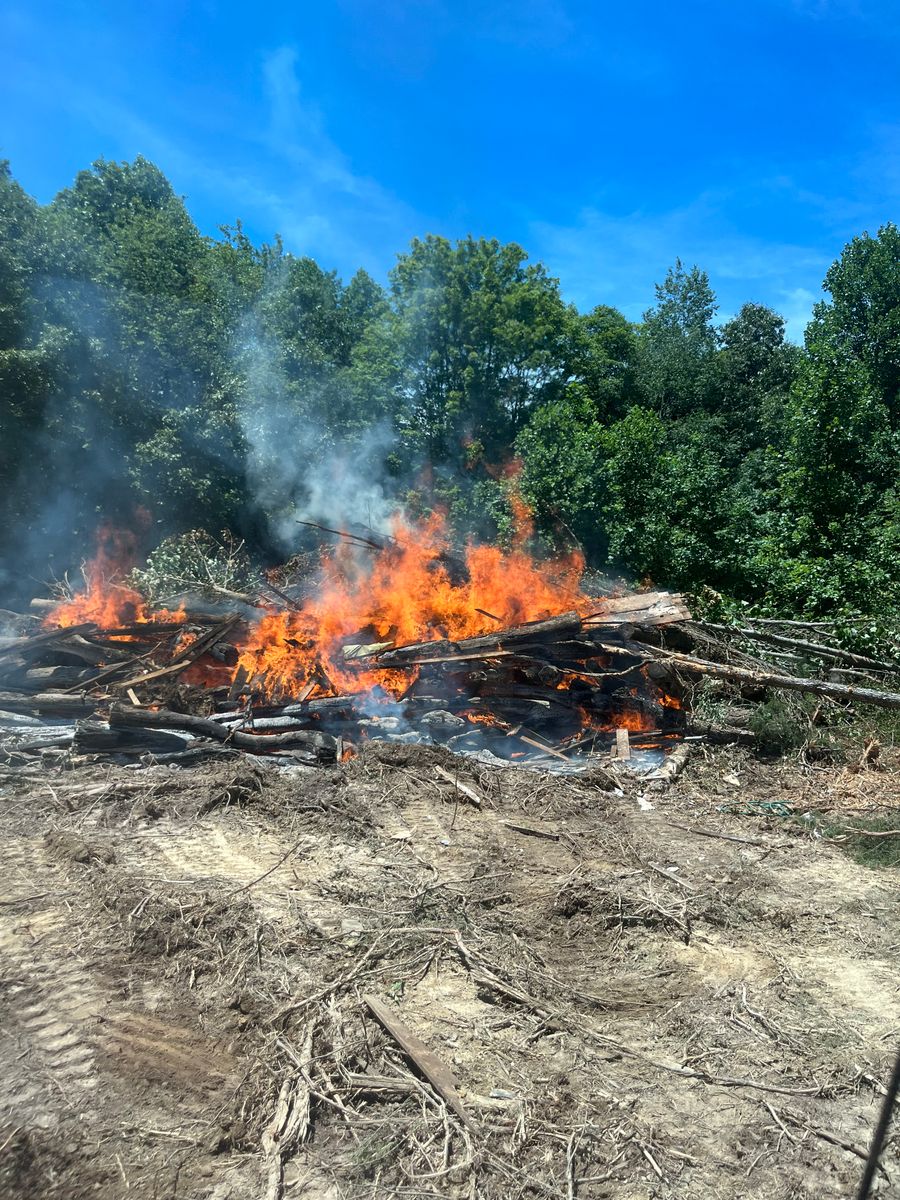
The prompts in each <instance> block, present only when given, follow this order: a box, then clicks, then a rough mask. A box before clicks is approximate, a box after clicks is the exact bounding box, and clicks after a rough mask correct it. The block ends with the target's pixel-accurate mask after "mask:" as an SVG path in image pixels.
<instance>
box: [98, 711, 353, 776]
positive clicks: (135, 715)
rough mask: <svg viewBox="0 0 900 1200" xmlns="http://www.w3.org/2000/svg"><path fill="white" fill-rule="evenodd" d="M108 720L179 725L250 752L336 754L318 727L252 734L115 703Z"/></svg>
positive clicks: (130, 725)
mask: <svg viewBox="0 0 900 1200" xmlns="http://www.w3.org/2000/svg"><path fill="white" fill-rule="evenodd" d="M109 723H110V725H111V726H114V727H115V728H119V729H123V728H124V729H139V728H147V729H182V730H184V731H186V732H187V733H194V734H196V735H197V736H199V737H208V738H212V739H213V740H214V741H217V742H226V743H229V744H231V745H233V746H235V747H236V748H237V749H238V750H246V751H249V752H250V753H251V754H267V753H270V752H271V751H273V750H278V749H283V748H292V747H305V748H308V749H310V750H314V751H315V752H316V755H317V757H319V758H320V759H321V760H322V761H323V762H327V761H331V762H333V761H334V759H335V757H336V742H335V739H334V738H333V737H332V736H331V735H330V734H327V733H321V732H319V731H318V730H309V729H301V730H296V731H294V732H292V733H281V734H279V733H273V734H252V733H246V732H244V731H242V730H233V729H228V728H227V727H223V726H222V725H221V724H220V723H219V722H218V721H213V720H210V719H209V718H207V717H195V716H192V715H191V714H188V713H176V712H170V711H169V710H168V709H165V708H161V709H147V708H134V707H133V706H132V705H125V704H121V703H118V702H117V703H114V704H112V705H111V706H110V710H109Z"/></svg>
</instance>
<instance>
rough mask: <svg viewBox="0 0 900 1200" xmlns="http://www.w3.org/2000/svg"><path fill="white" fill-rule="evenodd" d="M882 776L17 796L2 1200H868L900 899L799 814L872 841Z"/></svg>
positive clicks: (192, 772)
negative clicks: (431, 1064) (439, 1083)
mask: <svg viewBox="0 0 900 1200" xmlns="http://www.w3.org/2000/svg"><path fill="white" fill-rule="evenodd" d="M892 756H893V752H891V753H890V754H886V755H885V762H884V764H883V765H882V767H881V769H879V770H877V771H874V770H873V771H866V772H862V773H857V774H852V773H848V772H847V771H845V770H843V769H841V768H839V767H816V766H813V765H804V764H801V763H800V762H797V761H785V760H782V761H779V762H777V763H771V764H763V763H760V762H757V761H755V760H753V759H750V758H748V757H747V756H746V754H745V753H744V752H742V751H741V752H739V751H735V750H723V751H719V752H716V753H713V752H712V751H698V752H697V753H696V755H695V757H694V758H693V759H692V760H691V761H690V763H689V765H688V767H687V769H686V771H685V774H684V775H683V776H682V778H681V779H680V780H679V781H678V783H677V784H676V785H675V786H674V787H673V788H671V789H670V790H668V791H667V792H664V793H652V792H650V791H647V793H646V795H644V793H643V789H642V786H641V784H640V782H639V781H636V780H625V779H623V780H622V782H621V788H620V791H619V794H616V792H613V791H610V790H608V780H607V779H606V778H605V777H604V775H603V774H602V773H597V774H596V775H595V776H593V777H587V776H582V777H578V778H564V777H560V776H554V775H547V774H539V773H536V772H530V771H521V770H514V769H505V770H497V769H495V768H491V767H484V766H479V765H478V764H475V763H473V762H471V761H467V760H464V759H459V758H454V757H453V756H452V755H450V754H449V753H447V752H446V751H443V750H436V749H427V748H423V747H417V746H393V747H388V746H382V747H378V746H371V747H369V748H368V749H367V750H366V752H365V753H364V754H363V755H361V756H360V757H359V758H358V759H356V760H354V761H352V762H349V763H346V764H344V765H342V766H340V767H338V768H334V769H330V770H326V769H318V770H315V769H308V770H303V769H298V770H297V771H296V772H291V773H287V772H284V771H279V770H276V769H274V768H270V767H267V766H266V765H265V764H264V763H260V764H256V763H252V762H249V761H247V760H240V761H239V762H237V764H236V765H232V764H228V763H226V764H219V763H217V764H215V765H212V766H206V767H198V768H194V769H171V768H165V767H160V766H145V767H140V768H138V769H134V768H127V767H111V766H108V765H102V764H99V763H85V762H82V763H73V764H72V765H71V766H70V768H69V769H67V770H58V769H56V770H51V771H48V772H45V773H43V774H34V775H23V774H22V773H21V772H15V771H9V772H6V773H4V774H2V775H0V827H2V828H0V860H2V867H3V870H2V883H0V897H2V898H0V948H2V960H0V1034H2V1037H0V1195H2V1196H4V1197H10V1200H13V1198H22V1200H24V1198H26V1197H27V1198H29V1200H31V1198H37V1197H41V1198H44V1197H65V1198H66V1200H82V1198H86V1197H96V1198H98V1200H106V1198H112V1197H125V1196H127V1197H133V1198H134V1200H144V1198H148V1200H149V1198H151V1197H152V1198H154V1200H156V1198H160V1200H174V1198H176V1197H178V1198H181V1200H191V1198H195V1197H196V1198H198V1200H200V1198H203V1200H228V1198H231V1200H245V1198H248V1197H261V1198H262V1197H265V1198H274V1197H278V1196H281V1195H285V1196H287V1197H291V1198H295V1200H300V1198H303V1200H313V1198H315V1200H320V1198H321V1200H339V1198H341V1197H357V1196H360V1197H367V1198H371V1200H379V1198H381V1197H384V1198H385V1200H386V1198H387V1197H428V1196H442V1197H443V1196H450V1197H460V1198H463V1197H467V1198H469V1197H487V1198H493V1197H561V1198H567V1197H568V1198H572V1200H575V1198H578V1197H581V1198H589V1197H590V1198H598V1200H599V1198H602V1197H616V1198H618V1200H650V1198H651V1197H654V1198H655V1197H659V1198H663V1197H690V1198H694V1197H716V1198H721V1200H726V1198H729V1200H730V1198H731V1197H744V1198H749V1197H753V1198H756V1197H759V1198H762V1197H766V1198H770V1197H771V1198H775V1197H779V1198H780V1197H784V1198H787V1197H796V1198H800V1197H809V1198H812V1197H817V1198H826V1197H847V1196H852V1195H853V1192H854V1189H855V1187H856V1184H857V1181H858V1179H859V1176H860V1173H861V1169H862V1158H863V1156H864V1155H865V1150H866V1147H867V1145H868V1142H869V1138H870V1135H871V1131H872V1128H873V1126H874V1123H875V1120H876V1119H877V1114H878V1109H879V1106H880V1102H881V1094H880V1091H881V1088H882V1084H883V1082H884V1080H885V1079H886V1077H887V1074H888V1071H889V1067H890V1062H891V1059H892V1055H893V1053H894V1052H895V1048H896V1044H897V1040H898V1037H900V1003H898V1000H900V938H898V915H900V904H898V902H900V873H898V871H897V870H896V869H889V868H882V869H871V868H866V867H864V866H860V865H859V864H858V863H856V862H855V861H854V860H853V859H852V858H851V857H849V856H848V855H847V854H846V853H845V851H844V850H843V849H842V848H841V846H840V845H837V844H834V843H832V842H830V841H828V840H827V839H824V838H821V837H814V836H812V835H811V833H810V830H809V826H808V823H805V822H804V821H803V819H802V817H803V814H804V812H806V811H807V810H808V809H813V810H816V811H828V812H830V813H832V814H841V813H844V812H850V811H854V812H855V811H877V812H883V811H887V812H889V811H890V810H891V808H892V807H893V806H895V805H897V804H898V803H900V793H898V790H897V784H896V781H897V779H898V775H897V774H896V770H897V763H896V762H895V761H893V757H892ZM439 767H440V768H442V769H443V770H444V771H446V772H449V774H450V775H451V777H453V778H457V777H458V778H459V780H460V781H461V782H463V783H464V784H465V785H466V786H467V787H468V788H469V789H470V791H472V792H474V793H475V794H476V795H477V796H478V797H480V798H481V800H482V805H481V807H480V808H479V807H476V806H475V804H474V803H473V802H472V800H471V798H470V797H469V796H467V795H465V794H463V793H461V792H460V791H458V790H457V789H456V787H455V786H454V783H453V782H452V779H450V780H448V779H447V778H446V776H445V775H442V774H441V772H440V771H439V770H438V769H437V768H439ZM898 823H900V812H898ZM366 996H372V997H375V998H377V999H378V1000H380V1001H381V1002H382V1003H384V1004H386V1005H387V1006H388V1007H389V1009H390V1010H391V1012H392V1013H393V1014H394V1016H395V1017H396V1018H399V1020H400V1021H401V1022H402V1023H403V1024H404V1025H405V1026H406V1028H407V1030H408V1031H409V1032H411V1033H412V1034H414V1035H415V1036H417V1037H418V1038H419V1039H421V1041H422V1042H423V1043H425V1044H426V1045H427V1047H428V1048H429V1049H430V1050H431V1051H432V1052H433V1053H434V1054H436V1055H437V1056H438V1058H439V1059H440V1060H441V1061H442V1062H443V1064H445V1066H446V1068H447V1069H448V1070H449V1071H450V1072H451V1073H452V1075H453V1077H455V1081H456V1088H457V1091H458V1094H459V1097H460V1098H461V1101H462V1106H463V1110H464V1113H465V1115H466V1122H465V1123H464V1122H463V1121H462V1120H461V1119H460V1118H459V1116H458V1115H457V1114H455V1113H454V1111H453V1108H452V1105H451V1106H449V1107H448V1105H447V1103H446V1102H445V1098H442V1097H441V1095H440V1094H439V1093H438V1092H436V1091H435V1090H434V1089H433V1088H432V1086H431V1085H430V1084H429V1083H427V1082H426V1081H425V1080H424V1079H423V1077H422V1076H421V1075H420V1074H419V1071H418V1070H417V1068H416V1066H415V1065H414V1064H413V1063H411V1061H410V1059H409V1058H408V1057H407V1056H406V1054H405V1053H404V1052H403V1050H402V1049H401V1048H400V1047H399V1046H398V1044H397V1042H396V1041H395V1040H394V1038H393V1037H392V1036H391V1035H390V1034H388V1033H387V1032H386V1031H385V1030H384V1029H383V1028H382V1026H381V1025H380V1024H379V1023H378V1022H377V1021H375V1020H374V1019H373V1017H372V1015H371V1013H370V1010H369V1009H368V1008H367V1005H366V1000H365V997H366ZM884 1163H885V1167H886V1171H887V1175H884V1174H883V1175H882V1177H881V1178H880V1181H879V1189H880V1194H882V1195H891V1194H900V1192H894V1191H892V1190H891V1188H892V1187H893V1188H895V1189H896V1188H900V1156H898V1147H897V1141H896V1139H895V1140H894V1141H893V1142H892V1143H891V1145H890V1146H889V1149H888V1151H887V1153H886V1155H885V1159H884ZM888 1176H890V1179H891V1180H892V1181H893V1182H892V1183H891V1182H889V1180H888Z"/></svg>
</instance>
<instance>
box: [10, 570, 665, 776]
mask: <svg viewBox="0 0 900 1200" xmlns="http://www.w3.org/2000/svg"><path fill="white" fill-rule="evenodd" d="M598 604H599V605H600V607H599V611H598V612H596V613H594V614H591V615H587V616H581V615H579V614H578V613H577V612H569V613H563V614H562V615H560V616H556V617H552V618H550V619H548V620H544V621H537V622H531V623H529V624H525V625H520V626H515V627H509V628H499V629H497V630H496V631H494V632H491V633H490V634H485V635H482V636H479V637H473V638H468V639H464V640H460V641H456V642H450V641H429V642H423V643H419V644H414V645H403V646H395V645H393V644H387V645H385V644H379V645H374V646H373V645H365V644H360V643H359V639H357V640H356V641H355V642H354V641H352V640H350V639H348V644H347V645H346V647H345V651H344V653H345V657H346V659H347V661H348V663H350V664H353V663H358V664H359V665H360V667H362V668H364V669H365V670H366V671H371V669H372V668H373V667H385V668H387V667H390V668H391V670H392V673H394V675H395V676H396V673H397V672H401V673H403V672H405V673H406V674H407V675H408V678H409V684H408V686H407V687H406V689H405V691H404V692H403V693H402V695H401V697H400V698H399V699H394V698H393V697H390V696H388V695H386V694H377V693H373V692H371V691H363V690H360V691H359V692H356V693H353V694H347V695H336V696H325V697H319V698H308V699H301V700H293V701H288V702H287V703H281V704H272V703H271V702H267V701H266V700H265V698H264V697H263V696H254V695H252V694H250V695H247V694H243V695H241V694H240V688H239V687H237V688H236V686H235V685H234V684H233V683H230V682H229V680H230V676H231V674H232V667H233V664H234V662H235V661H236V658H237V649H236V645H235V643H238V644H239V643H240V640H241V634H242V629H241V625H242V622H243V621H244V620H245V616H244V614H229V615H226V616H222V615H215V616H213V615H209V614H205V615H204V614H197V613H191V614H189V615H188V618H187V621H186V622H185V623H179V624H177V625H176V624H174V623H168V624H167V623H163V622H160V623H153V622H150V623H145V624H142V625H135V626H131V627H127V628H125V627H122V628H117V629H98V628H97V627H96V626H93V625H90V624H87V623H85V624H81V625H77V626H69V627H67V628H58V629H43V628H41V627H40V626H35V628H34V629H33V630H31V631H24V625H25V624H27V622H26V621H25V619H23V618H18V621H19V627H18V629H17V633H18V636H11V637H8V638H6V639H4V640H3V641H0V689H2V690H0V745H3V746H4V747H5V753H6V755H7V758H9V756H10V755H12V756H14V757H15V758H16V760H17V761H18V760H21V759H22V758H23V756H28V755H35V754H37V755H44V756H46V755H47V754H48V753H50V754H62V753H72V752H74V753H76V754H105V755H111V754H115V755H130V754H131V755H133V754H144V753H150V754H153V755H154V757H155V758H156V759H157V760H160V761H192V760H195V759H197V758H198V757H203V756H208V755H210V754H221V753H234V752H245V753H264V754H267V755H270V756H275V757H277V758H282V759H285V760H286V761H291V762H298V761H299V762H302V763H310V764H312V763H323V762H334V761H336V760H340V759H341V758H342V757H344V756H345V755H346V754H347V753H352V748H353V746H354V745H355V744H358V743H359V742H360V741H362V740H366V739H371V738H378V739H383V740H389V741H425V742H440V743H442V744H445V745H448V746H449V747H450V748H451V749H454V750H459V751H463V752H471V753H478V752H481V753H485V752H487V753H488V755H489V756H493V757H494V758H498V759H500V760H502V761H511V762H521V761H528V762H537V763H542V764H544V765H551V766H556V767H557V768H558V769H578V768H579V767H580V766H583V765H585V762H586V760H587V759H588V758H589V757H591V755H592V754H594V753H597V752H602V753H603V754H604V755H608V754H609V752H610V750H611V748H613V747H615V746H618V753H620V754H623V753H624V751H623V748H622V741H621V738H620V739H619V740H618V742H617V740H616V727H617V724H619V723H620V724H621V725H622V727H623V729H624V728H626V727H630V728H631V729H632V730H639V731H640V732H637V733H634V734H633V736H632V739H631V741H632V743H633V745H634V748H635V749H638V750H639V749H640V748H641V746H642V745H643V744H647V743H650V744H652V745H653V746H654V747H655V748H657V749H659V748H661V747H665V746H666V745H667V739H671V738H672V737H673V736H677V735H678V733H679V731H680V730H681V729H682V727H683V722H684V714H683V712H682V710H681V708H680V707H679V706H678V703H677V699H675V697H677V696H678V683H677V677H676V675H675V673H674V672H673V671H672V670H671V669H670V668H669V667H668V666H667V665H665V664H664V663H660V662H657V661H655V660H654V661H651V660H650V658H651V656H650V653H649V650H650V647H649V645H648V644H646V643H641V642H640V641H639V640H638V638H640V637H642V636H645V637H649V638H652V636H653V632H654V631H655V630H658V629H659V627H661V626H666V625H670V624H672V623H673V622H677V621H684V620H685V619H687V618H688V616H689V614H688V612H687V609H686V608H685V606H684V604H683V602H682V600H681V598H680V597H679V596H675V595H671V594H669V593H665V592H653V593H645V594H637V595H630V596H624V597H620V598H616V599H611V600H606V601H602V602H598ZM9 624H10V622H9V621H7V627H8V626H9ZM186 633H188V634H189V635H190V637H189V638H186V637H185V634H186ZM179 646H182V647H183V648H182V649H178V647H179ZM201 662H202V663H204V664H205V674H207V675H208V669H209V667H210V665H212V666H215V664H216V663H217V662H218V663H219V664H220V665H222V667H223V674H222V683H221V685H220V686H215V685H213V686H206V687H205V688H204V689H202V692H201V690H200V689H196V690H195V691H194V693H193V696H194V701H195V703H194V705H193V710H192V711H187V712H185V711H174V706H173V705H172V703H171V692H172V690H173V689H174V690H178V689H177V688H176V687H175V685H177V683H178V681H179V679H182V678H184V676H185V675H186V674H188V673H189V670H190V668H192V667H194V666H196V665H197V664H198V663H201ZM187 690H188V689H182V693H183V692H185V691H187ZM167 693H168V696H167ZM663 696H664V697H665V702H662V701H661V697H663ZM184 701H185V696H184V694H181V695H180V696H179V705H178V707H180V708H183V707H190V705H185V703H184ZM201 701H202V703H201ZM32 722H33V723H32ZM626 740H627V735H626ZM629 749H630V747H629Z"/></svg>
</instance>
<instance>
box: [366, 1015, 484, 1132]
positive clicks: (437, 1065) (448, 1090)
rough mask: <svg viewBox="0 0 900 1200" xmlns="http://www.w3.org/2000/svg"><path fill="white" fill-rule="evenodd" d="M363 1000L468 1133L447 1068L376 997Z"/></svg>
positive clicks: (466, 1116)
mask: <svg viewBox="0 0 900 1200" xmlns="http://www.w3.org/2000/svg"><path fill="white" fill-rule="evenodd" d="M363 1000H364V1002H365V1004H366V1006H367V1008H368V1009H369V1012H370V1013H371V1014H372V1016H373V1017H374V1018H375V1020H376V1021H377V1022H378V1024H379V1025H380V1026H381V1027H382V1029H384V1031H385V1032H386V1033H388V1034H389V1035H390V1036H391V1037H392V1038H393V1039H394V1041H395V1042H396V1043H397V1045H398V1046H399V1047H400V1049H401V1050H402V1051H403V1053H404V1054H405V1055H406V1056H407V1058H409V1059H410V1061H411V1062H412V1063H413V1064H414V1065H415V1067H416V1068H417V1069H418V1070H419V1072H420V1073H421V1074H422V1075H423V1076H424V1078H425V1079H427V1080H428V1082H429V1083H430V1084H431V1086H432V1087H433V1088H434V1090H435V1091H436V1092H437V1094H438V1095H439V1096H440V1097H441V1099H442V1100H443V1101H444V1103H445V1104H446V1105H447V1107H448V1108H450V1109H452V1110H453V1112H454V1113H455V1114H456V1115H457V1117H459V1119H460V1121H462V1123H463V1124H464V1125H465V1126H467V1127H468V1128H469V1129H471V1128H472V1121H471V1119H470V1117H469V1114H468V1113H467V1112H466V1110H465V1108H463V1102H462V1100H461V1099H460V1095H459V1092H458V1091H457V1084H456V1079H455V1078H454V1076H453V1074H452V1072H451V1070H450V1068H449V1067H448V1066H447V1065H446V1064H445V1063H443V1062H442V1061H441V1060H440V1059H439V1058H438V1056H437V1055H436V1054H435V1052H434V1051H433V1050H432V1049H431V1047H430V1046H426V1045H425V1043H424V1042H423V1041H422V1040H421V1038H418V1037H416V1035H415V1034H414V1033H413V1031H412V1030H411V1029H410V1028H409V1027H408V1026H407V1025H405V1024H404V1023H403V1021H401V1020H400V1018H399V1017H398V1016H397V1015H396V1013H394V1012H392V1011H391V1010H390V1009H389V1008H388V1007H387V1005H386V1004H383V1003H382V1002H381V1001H380V1000H379V999H378V998H377V997H376V996H372V995H367V996H363Z"/></svg>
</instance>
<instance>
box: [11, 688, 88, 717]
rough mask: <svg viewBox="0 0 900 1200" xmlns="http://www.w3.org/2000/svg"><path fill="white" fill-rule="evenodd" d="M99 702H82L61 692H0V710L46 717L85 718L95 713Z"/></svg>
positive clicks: (80, 698)
mask: <svg viewBox="0 0 900 1200" xmlns="http://www.w3.org/2000/svg"><path fill="white" fill-rule="evenodd" d="M100 703H102V701H99V700H84V699H82V697H81V696H67V695H65V694H64V693H62V692H37V693H35V694H34V695H25V694H23V693H21V692H0V709H3V710H5V711H6V712H18V713H29V714H34V715H35V716H47V717H54V716H59V717H87V716H90V714H91V713H93V712H96V711H97V705H98V704H100Z"/></svg>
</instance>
